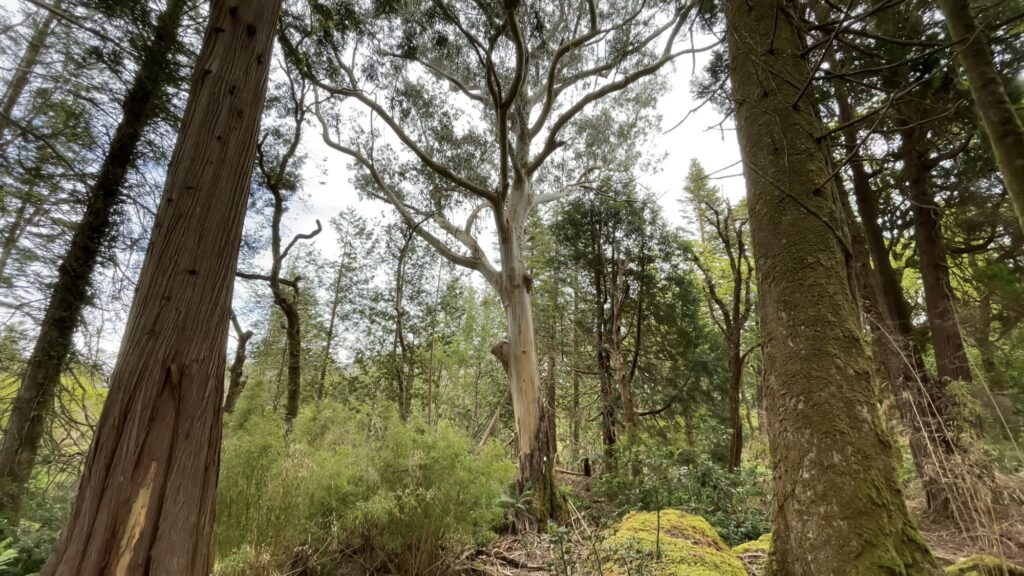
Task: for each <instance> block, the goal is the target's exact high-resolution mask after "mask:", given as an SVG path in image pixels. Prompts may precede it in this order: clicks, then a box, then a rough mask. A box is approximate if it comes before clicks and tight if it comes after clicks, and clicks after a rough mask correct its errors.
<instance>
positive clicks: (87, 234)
mask: <svg viewBox="0 0 1024 576" xmlns="http://www.w3.org/2000/svg"><path fill="white" fill-rule="evenodd" d="M185 4H186V2H185V0H173V1H172V2H170V3H169V4H168V5H167V8H166V9H165V10H164V12H163V13H161V15H160V16H159V18H158V20H157V23H156V28H155V30H154V35H153V39H152V41H151V42H150V44H149V46H147V48H146V50H145V53H144V54H143V57H142V62H141V64H140V66H139V70H138V72H137V73H136V75H135V78H134V80H133V82H132V85H131V87H130V88H129V90H128V94H127V95H126V97H125V102H124V112H123V115H122V117H121V122H120V123H119V124H118V126H117V129H116V131H115V132H114V138H113V139H112V140H111V142H110V147H109V148H108V149H107V154H106V157H105V158H104V161H103V164H102V165H101V166H100V169H99V173H98V174H97V176H96V181H95V182H94V183H93V185H92V188H91V189H90V191H89V198H88V201H87V203H86V207H85V214H84V215H83V216H82V220H81V221H80V222H79V224H78V227H77V228H76V229H75V233H74V235H73V236H72V238H71V245H70V246H69V247H68V251H67V253H66V254H65V255H64V259H63V260H62V261H61V263H60V265H59V266H58V268H57V281H56V283H55V284H54V286H53V291H52V292H51V294H50V299H49V302H48V303H47V306H46V312H45V313H44V315H43V321H42V324H41V325H40V328H39V336H38V337H37V339H36V343H35V347H34V348H33V350H32V355H31V356H30V357H29V360H28V366H27V367H26V370H25V376H24V378H23V379H22V382H21V387H20V388H19V389H18V395H17V397H16V398H15V400H14V404H13V406H12V407H11V413H10V417H9V420H8V422H7V430H6V433H5V434H4V439H3V444H2V446H0V513H2V514H3V515H5V516H7V517H8V518H9V519H12V520H16V519H17V518H18V516H19V514H20V508H21V500H22V497H23V495H24V493H25V488H26V486H27V484H28V481H29V478H30V477H31V475H32V469H33V467H34V465H35V459H36V453H37V452H38V450H39V444H40V442H41V440H42V437H43V434H44V428H45V423H46V415H47V413H48V412H49V410H50V409H51V405H52V404H53V399H54V397H55V396H56V394H57V391H58V390H59V388H60V378H61V373H62V372H63V370H64V367H65V363H66V362H67V359H68V356H69V355H70V354H71V348H72V346H73V345H74V340H73V338H74V335H75V329H76V327H77V326H78V321H79V317H80V316H81V313H82V310H83V309H84V308H85V305H86V302H87V301H88V298H89V287H90V285H91V283H92V275H93V271H94V270H95V269H96V266H97V264H98V263H99V260H100V254H101V252H102V251H103V249H104V246H105V245H106V244H107V243H108V241H109V238H110V236H111V227H112V226H113V216H114V212H115V210H117V207H118V206H119V205H120V203H121V200H122V197H123V189H124V182H125V180H126V178H127V175H128V170H129V169H130V168H131V165H132V163H133V162H134V159H135V156H136V152H137V149H138V144H139V141H140V140H141V139H142V133H143V130H144V129H145V128H146V126H148V125H149V123H150V121H151V120H152V119H153V117H154V116H155V114H156V110H157V103H156V100H157V99H158V98H160V96H161V93H162V92H163V91H164V89H165V88H166V85H167V82H168V80H169V79H170V74H171V73H170V70H169V68H170V65H171V57H172V55H173V54H174V46H175V44H177V41H178V29H179V27H180V25H181V18H182V14H183V13H184V10H185ZM225 316H227V314H226V313H225V314H223V315H221V316H220V317H221V318H223V317H225ZM221 370H223V366H222V367H221ZM222 376H223V372H222Z"/></svg>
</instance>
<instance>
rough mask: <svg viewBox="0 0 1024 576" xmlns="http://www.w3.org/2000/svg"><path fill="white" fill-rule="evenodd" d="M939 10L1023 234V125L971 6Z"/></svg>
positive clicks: (954, 3) (961, 3) (949, 4)
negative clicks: (955, 45) (942, 15)
mask: <svg viewBox="0 0 1024 576" xmlns="http://www.w3.org/2000/svg"><path fill="white" fill-rule="evenodd" d="M939 7H940V8H942V13H943V14H944V15H945V17H946V25H947V26H948V27H949V35H950V36H951V37H952V39H953V41H954V42H956V43H957V47H956V50H957V54H958V55H959V57H960V63H961V64H962V65H963V67H964V72H966V73H967V84H968V85H969V86H970V88H971V96H972V97H973V98H974V106H975V108H977V109H978V115H979V116H981V123H982V125H983V126H984V127H985V132H986V133H987V134H988V141H989V144H991V146H992V152H993V153H994V154H995V157H996V163H998V164H999V170H1000V171H1001V172H1002V173H1003V181H1004V182H1005V183H1006V191H1007V192H1008V193H1009V195H1010V203H1011V204H1013V209H1014V211H1015V212H1016V213H1017V220H1018V223H1019V224H1020V227H1021V230H1022V231H1024V125H1022V124H1021V121H1020V117H1019V116H1017V112H1016V110H1014V106H1013V102H1011V101H1010V98H1009V97H1008V96H1007V95H1006V87H1005V86H1004V85H1003V79H1002V78H1001V77H1000V76H999V72H998V71H996V66H995V60H994V58H993V57H992V49H991V48H989V45H988V34H986V33H985V31H984V30H982V29H981V27H979V26H978V23H977V22H976V21H975V20H974V15H973V14H971V3H970V2H969V1H968V0H939Z"/></svg>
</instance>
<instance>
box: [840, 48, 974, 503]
mask: <svg viewBox="0 0 1024 576" xmlns="http://www.w3.org/2000/svg"><path fill="white" fill-rule="evenodd" d="M832 64H833V65H835V60H834V59H833V60H832ZM833 85H834V86H835V99H836V104H837V107H838V109H839V122H840V123H841V124H843V125H847V127H846V128H844V129H843V131H842V137H843V145H844V147H845V148H846V150H847V154H848V155H849V158H850V161H849V168H850V175H851V183H852V185H853V196H854V198H855V200H856V202H857V210H858V212H859V213H860V217H861V221H860V223H857V222H855V221H854V217H853V210H852V208H851V207H849V203H848V202H847V201H846V200H845V198H846V197H847V196H846V194H845V191H842V190H841V196H842V197H843V199H844V202H843V207H844V210H845V211H846V212H847V218H846V219H847V222H849V223H850V227H851V231H852V233H851V242H852V245H853V259H854V263H855V265H856V271H857V274H858V276H857V285H858V289H859V292H860V299H861V304H862V307H863V310H864V315H865V317H866V320H867V324H868V330H869V332H870V333H871V335H872V347H873V349H874V351H875V357H876V358H875V359H876V361H877V362H878V364H879V366H880V368H881V372H882V375H883V376H884V377H885V380H886V381H887V382H888V383H889V387H890V389H891V391H892V394H893V397H894V398H895V399H896V408H897V412H898V414H899V416H900V420H901V421H902V422H903V425H904V427H905V428H906V429H907V432H908V435H909V445H910V452H911V456H912V457H913V459H914V466H915V468H916V470H917V474H918V477H919V478H920V479H921V483H922V485H923V488H924V492H925V499H926V501H927V502H928V507H929V509H931V510H937V509H938V508H939V507H940V506H941V503H942V502H945V501H946V500H947V492H946V487H945V484H946V481H945V478H946V477H945V474H944V470H943V468H945V467H944V466H943V465H942V464H941V462H942V461H944V460H945V458H946V457H947V456H948V455H950V454H951V453H952V451H953V450H954V449H955V447H954V446H953V445H952V444H951V442H950V438H949V437H948V435H947V434H945V432H944V431H943V428H942V421H941V417H942V416H941V414H937V413H936V408H937V407H938V406H940V405H944V402H942V401H941V398H940V396H941V393H942V391H941V389H936V387H935V382H934V380H933V378H932V376H931V374H930V373H929V372H928V368H927V367H926V365H925V363H924V357H923V354H922V351H921V342H920V338H919V337H918V335H917V334H916V333H915V329H914V325H913V321H912V319H911V315H910V304H909V303H908V302H907V299H906V297H905V296H904V294H903V286H902V284H901V283H900V280H899V277H898V276H897V274H896V270H895V269H894V268H893V266H892V260H891V258H890V254H889V249H888V247H887V246H886V243H885V235H884V233H883V231H882V226H881V223H880V216H879V211H878V199H877V198H878V194H877V192H876V191H875V190H874V188H873V186H872V185H871V178H870V176H869V175H868V172H867V170H866V168H865V166H864V158H863V157H862V156H861V154H860V152H859V150H860V142H859V141H858V138H857V128H856V127H855V126H854V125H853V124H851V123H850V122H851V121H852V120H853V118H854V112H853V109H852V107H851V106H850V102H849V98H848V96H847V93H846V89H845V86H844V85H843V83H842V81H838V82H834V83H833ZM837 182H838V181H837ZM872 264H873V267H872ZM937 456H938V457H937Z"/></svg>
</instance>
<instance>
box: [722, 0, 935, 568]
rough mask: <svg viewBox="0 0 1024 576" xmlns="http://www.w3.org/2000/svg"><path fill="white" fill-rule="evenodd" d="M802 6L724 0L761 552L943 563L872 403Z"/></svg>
mask: <svg viewBox="0 0 1024 576" xmlns="http://www.w3.org/2000/svg"><path fill="white" fill-rule="evenodd" d="M798 11H799V7H794V6H783V5H780V4H778V3H776V2H774V1H769V0H756V1H753V2H746V3H741V2H731V3H727V4H726V6H725V17H726V34H727V38H728V42H729V76H730V78H731V80H732V97H733V101H734V102H735V117H736V126H737V130H738V136H739V143H740V149H741V152H742V155H743V163H744V170H745V173H746V175H747V196H748V201H749V214H750V226H751V239H752V241H753V248H754V259H755V264H756V266H757V274H758V296H759V312H760V319H761V333H762V337H763V340H764V361H765V365H766V366H765V367H766V370H767V383H766V389H765V401H766V409H767V412H768V435H769V440H770V444H771V447H772V454H771V459H772V470H773V496H774V514H773V521H772V522H773V528H774V530H773V533H772V548H771V552H770V556H771V558H770V561H771V562H772V563H773V565H774V569H775V570H776V571H778V573H781V574H787V575H790V576H799V575H804V574H807V575H810V574H821V573H828V574H837V575H842V574H850V575H853V574H877V573H893V574H906V575H911V574H928V575H931V574H939V573H940V571H939V568H938V567H937V565H936V563H935V560H934V558H933V557H932V556H931V553H930V552H929V550H928V548H927V546H926V545H925V544H924V541H923V540H922V538H921V535H920V533H919V532H918V530H917V527H916V526H915V525H914V522H913V520H912V518H911V517H910V515H909V513H908V512H907V509H906V504H905V503H904V501H903V495H902V491H901V488H900V484H899V479H898V476H897V469H896V459H895V455H896V453H895V450H894V445H893V441H892V439H891V438H890V437H889V435H888V433H887V432H886V430H885V428H884V427H883V423H882V421H881V415H880V413H879V410H878V407H877V400H878V399H877V398H876V394H875V388H874V386H873V383H872V370H871V363H870V357H869V355H868V353H867V350H866V349H865V347H864V343H863V338H862V333H861V326H860V312H859V309H858V306H857V302H856V296H855V288H854V286H853V285H852V283H851V282H850V278H852V270H851V269H850V261H851V257H852V253H851V248H850V240H849V233H848V231H847V228H846V226H845V224H844V218H845V217H844V214H843V211H842V204H841V200H840V198H839V197H838V192H837V190H836V188H835V186H834V184H833V183H832V178H833V176H834V175H833V173H832V172H833V169H832V168H831V164H830V160H829V153H828V151H827V150H826V149H825V147H824V146H823V145H822V143H821V141H820V140H819V137H820V135H821V134H822V133H823V132H824V130H823V127H822V123H821V121H820V119H819V116H818V114H817V111H816V109H815V108H816V103H815V101H814V98H813V92H812V91H809V90H807V87H809V86H810V83H811V82H812V81H813V76H812V74H813V72H812V70H810V69H809V67H808V61H807V59H806V58H805V56H804V55H805V43H804V41H803V38H802V36H801V28H802V27H801V25H800V22H799V21H797V20H796V16H795V14H796V13H797V12H798ZM808 302H813V305H808Z"/></svg>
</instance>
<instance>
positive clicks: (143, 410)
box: [42, 0, 281, 576]
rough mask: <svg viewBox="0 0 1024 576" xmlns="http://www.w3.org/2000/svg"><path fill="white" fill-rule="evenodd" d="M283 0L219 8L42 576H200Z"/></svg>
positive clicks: (208, 563) (219, 4) (205, 566)
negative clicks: (232, 316) (236, 293)
mask: <svg viewBox="0 0 1024 576" xmlns="http://www.w3.org/2000/svg"><path fill="white" fill-rule="evenodd" d="M280 7H281V1H280V0H248V1H246V2H238V1H227V0H213V1H212V2H211V3H210V18H209V24H208V26H207V29H206V34H205V37H204V41H203V47H202V49H201V51H200V54H199V58H198V61H197V62H196V70H195V74H194V75H193V78H192V89H191V91H190V94H189V99H188V104H187V105H186V107H185V114H184V118H183V120H182V125H181V131H180V133H179V136H178V141H177V143H176V145H175V148H174V153H173V154H172V156H171V162H170V165H169V167H168V170H167V179H166V184H165V187H164V193H163V196H162V198H161V201H160V206H159V208H158V210H157V214H156V220H155V222H154V225H153V235H152V239H151V241H150V244H149V250H148V252H147V254H146V259H145V261H144V263H143V265H142V271H141V274H140V277H139V283H138V288H137V291H136V293H135V298H134V301H133V303H132V310H131V312H130V314H129V315H128V322H127V325H126V327H125V332H124V338H123V341H122V345H121V350H120V353H119V354H118V358H117V363H116V365H115V368H114V372H113V374H112V375H111V381H110V393H109V395H108V397H107V401H106V405H105V406H104V409H103V414H102V415H101V417H100V421H99V424H98V426H97V430H96V436H95V438H94V439H93V443H92V447H91V448H90V450H89V456H88V459H87V460H86V467H85V472H84V474H83V476H82V480H81V483H80V487H79V491H78V496H77V498H76V500H75V504H74V506H73V508H72V511H71V515H70V517H69V519H68V523H67V525H66V526H65V528H64V531H63V532H62V534H61V537H60V540H59V542H58V544H57V547H56V549H55V551H54V554H53V556H52V557H51V558H50V560H49V562H48V563H47V565H46V567H45V568H44V569H43V571H42V574H43V576H56V575H65V574H75V575H77V576H101V575H108V574H118V575H121V574H132V575H135V574H161V575H164V576H201V575H207V574H209V573H210V570H211V569H212V568H213V555H212V553H211V542H212V536H213V520H214V510H215V502H216V492H217V472H218V469H219V466H220V441H221V402H222V399H223V390H224V361H225V350H224V345H225V343H226V341H227V329H228V326H227V323H226V322H224V321H223V320H224V319H225V318H227V317H228V314H229V313H230V307H231V289H232V285H233V280H234V276H235V268H236V265H237V262H238V247H239V244H240V242H241V236H242V225H243V223H244V221H245V210H246V204H247V200H248V197H249V184H250V179H251V176H252V168H253V160H254V157H255V148H256V135H257V132H258V127H259V121H260V116H261V113H262V110H263V103H264V99H265V94H266V86H267V77H268V72H269V68H270V52H271V48H272V46H273V38H274V29H275V27H276V24H277V16H278V13H279V11H280Z"/></svg>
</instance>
